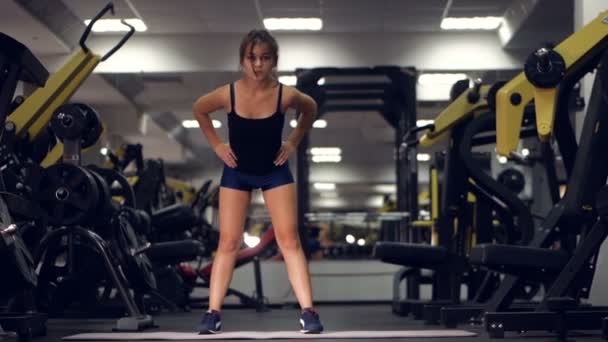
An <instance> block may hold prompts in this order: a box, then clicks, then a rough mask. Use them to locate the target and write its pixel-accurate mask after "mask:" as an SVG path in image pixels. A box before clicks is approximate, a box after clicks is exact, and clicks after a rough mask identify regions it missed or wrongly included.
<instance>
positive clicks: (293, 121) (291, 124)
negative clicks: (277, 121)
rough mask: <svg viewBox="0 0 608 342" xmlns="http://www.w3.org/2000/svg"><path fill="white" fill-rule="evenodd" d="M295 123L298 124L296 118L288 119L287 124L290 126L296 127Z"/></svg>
mask: <svg viewBox="0 0 608 342" xmlns="http://www.w3.org/2000/svg"><path fill="white" fill-rule="evenodd" d="M297 125H298V120H296V119H291V121H289V126H291V128H296V126H297Z"/></svg>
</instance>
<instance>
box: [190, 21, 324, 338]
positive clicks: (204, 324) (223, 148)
mask: <svg viewBox="0 0 608 342" xmlns="http://www.w3.org/2000/svg"><path fill="white" fill-rule="evenodd" d="M278 50H279V47H278V45H277V42H276V40H275V39H274V38H273V37H272V36H271V35H270V34H269V33H268V32H267V31H265V30H253V31H251V32H249V33H248V34H247V35H246V36H245V37H244V38H243V40H242V42H241V45H240V49H239V56H240V67H241V71H242V76H241V78H240V79H239V80H237V81H236V82H234V83H230V84H227V85H224V86H222V87H220V88H217V89H216V90H214V91H212V92H211V93H209V94H206V95H204V96H201V97H200V98H199V99H197V100H196V102H195V103H194V106H193V111H194V117H195V118H196V119H197V120H198V122H199V125H200V127H201V130H202V131H203V134H204V135H205V137H206V138H207V140H208V141H209V144H210V145H211V146H212V147H213V150H214V151H215V153H216V154H217V156H218V157H219V158H220V159H221V160H222V161H223V162H224V170H223V173H222V179H221V183H220V195H219V223H220V241H219V246H218V248H217V251H216V254H215V259H214V260H213V266H214V267H213V269H212V271H211V284H210V287H209V310H208V311H207V312H206V313H205V314H204V316H203V318H202V321H201V323H200V325H199V331H200V333H201V334H208V333H218V332H220V331H221V319H220V309H221V306H222V302H223V300H224V297H225V296H226V292H227V289H228V287H229V285H230V281H231V279H232V274H233V271H234V264H235V260H236V255H237V253H238V251H239V249H240V246H241V238H242V236H243V225H244V223H245V218H246V215H247V211H248V207H249V203H250V200H251V191H252V190H253V189H257V188H260V189H262V192H263V197H264V202H265V204H266V207H267V209H268V212H269V213H270V217H271V221H272V225H273V227H274V230H275V234H276V239H277V243H278V246H279V248H280V250H281V253H282V254H283V257H284V260H285V264H286V267H287V273H288V276H289V281H290V283H291V286H292V288H293V290H294V293H295V295H296V297H297V299H298V302H299V304H300V307H301V309H302V311H301V315H300V326H301V330H300V331H301V332H303V333H320V332H321V331H322V330H323V325H322V324H321V322H320V320H319V315H318V314H317V313H316V312H315V311H314V310H313V304H312V289H311V284H310V275H309V272H308V264H307V262H306V257H305V255H304V252H303V250H302V245H301V241H300V240H299V235H298V228H297V222H296V194H295V187H294V181H293V176H292V174H291V171H290V170H289V166H288V158H289V156H290V155H291V154H292V153H293V152H294V151H295V150H296V146H297V145H298V143H299V142H300V140H301V139H302V137H303V136H304V134H305V133H306V131H307V130H308V129H309V128H310V127H311V126H312V123H313V121H314V118H315V116H316V113H317V105H316V103H315V101H314V100H313V99H312V98H311V97H310V96H308V95H306V94H303V93H301V92H300V91H298V90H297V89H295V88H292V87H288V86H283V85H282V84H280V83H279V82H278V80H277V78H276V77H275V75H274V72H273V71H274V69H275V68H276V66H277V62H278V57H279V55H278ZM288 108H295V109H296V111H297V112H298V113H300V114H301V115H300V116H299V120H298V125H297V127H296V128H295V129H294V130H293V131H292V133H291V135H290V136H289V137H288V138H287V140H285V141H282V136H281V133H282V130H283V124H284V121H285V116H284V113H285V111H286V110H287V109H288ZM220 109H224V110H226V112H227V113H228V132H229V143H224V142H222V141H221V140H220V139H219V137H218V136H217V134H216V132H215V129H214V128H213V125H212V122H211V119H210V118H209V114H210V113H212V112H214V111H216V110H220Z"/></svg>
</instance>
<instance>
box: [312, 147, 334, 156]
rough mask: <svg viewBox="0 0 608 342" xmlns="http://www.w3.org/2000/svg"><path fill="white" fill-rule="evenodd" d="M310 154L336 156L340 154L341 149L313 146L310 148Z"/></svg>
mask: <svg viewBox="0 0 608 342" xmlns="http://www.w3.org/2000/svg"><path fill="white" fill-rule="evenodd" d="M310 154H312V155H313V156H320V155H323V156H336V155H340V154H342V149H341V148H339V147H313V148H311V149H310Z"/></svg>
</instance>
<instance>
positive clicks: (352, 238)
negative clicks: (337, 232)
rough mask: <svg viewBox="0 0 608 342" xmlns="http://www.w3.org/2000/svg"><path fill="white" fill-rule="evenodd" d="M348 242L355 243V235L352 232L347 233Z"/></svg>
mask: <svg viewBox="0 0 608 342" xmlns="http://www.w3.org/2000/svg"><path fill="white" fill-rule="evenodd" d="M346 242H348V243H355V237H354V236H353V235H352V234H348V235H346Z"/></svg>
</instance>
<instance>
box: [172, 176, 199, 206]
mask: <svg viewBox="0 0 608 342" xmlns="http://www.w3.org/2000/svg"><path fill="white" fill-rule="evenodd" d="M166 182H167V185H168V186H169V187H170V188H171V189H173V191H175V192H179V193H181V194H182V202H183V203H185V204H190V203H192V201H193V200H194V193H195V192H196V190H195V189H194V187H192V185H190V184H189V183H186V182H184V181H182V180H179V179H175V178H169V177H167V178H166Z"/></svg>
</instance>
